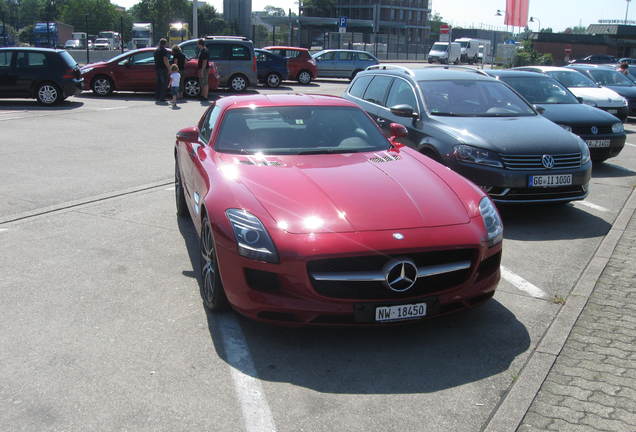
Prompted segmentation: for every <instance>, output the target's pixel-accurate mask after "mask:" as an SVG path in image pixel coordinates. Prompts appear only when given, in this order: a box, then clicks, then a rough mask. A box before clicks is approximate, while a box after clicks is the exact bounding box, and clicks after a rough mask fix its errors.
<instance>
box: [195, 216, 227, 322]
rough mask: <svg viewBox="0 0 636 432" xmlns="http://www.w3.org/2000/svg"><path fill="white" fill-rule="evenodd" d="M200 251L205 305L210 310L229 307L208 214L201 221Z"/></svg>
mask: <svg viewBox="0 0 636 432" xmlns="http://www.w3.org/2000/svg"><path fill="white" fill-rule="evenodd" d="M199 251H200V254H201V262H200V265H199V278H200V283H201V299H202V300H203V306H205V308H206V309H207V310H209V311H210V312H219V311H222V310H224V309H227V306H228V302H227V298H226V297H225V291H224V290H223V284H222V283H221V275H220V274H219V265H218V261H217V258H216V250H215V247H214V237H213V235H212V226H211V225H210V221H209V219H208V216H207V214H206V215H204V216H203V221H202V223H201V237H200V239H199Z"/></svg>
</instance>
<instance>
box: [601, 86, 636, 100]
mask: <svg viewBox="0 0 636 432" xmlns="http://www.w3.org/2000/svg"><path fill="white" fill-rule="evenodd" d="M607 88H608V89H610V90H613V91H615V92H616V93H618V94H619V95H621V96H623V97H625V98H634V97H636V87H629V86H607Z"/></svg>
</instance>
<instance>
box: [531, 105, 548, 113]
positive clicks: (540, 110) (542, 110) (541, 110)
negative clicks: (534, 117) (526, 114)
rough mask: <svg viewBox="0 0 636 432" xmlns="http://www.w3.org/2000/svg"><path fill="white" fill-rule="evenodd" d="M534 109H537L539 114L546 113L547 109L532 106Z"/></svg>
mask: <svg viewBox="0 0 636 432" xmlns="http://www.w3.org/2000/svg"><path fill="white" fill-rule="evenodd" d="M532 107H533V108H534V109H535V111H536V112H538V113H539V114H543V113H544V112H545V108H544V107H542V106H541V105H532Z"/></svg>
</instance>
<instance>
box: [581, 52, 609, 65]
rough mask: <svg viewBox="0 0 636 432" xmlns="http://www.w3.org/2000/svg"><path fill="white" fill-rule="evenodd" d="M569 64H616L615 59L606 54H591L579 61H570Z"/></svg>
mask: <svg viewBox="0 0 636 432" xmlns="http://www.w3.org/2000/svg"><path fill="white" fill-rule="evenodd" d="M570 63H595V64H603V63H616V57H614V56H611V55H608V54H592V55H589V56H587V57H583V58H581V59H574V60H571V61H570Z"/></svg>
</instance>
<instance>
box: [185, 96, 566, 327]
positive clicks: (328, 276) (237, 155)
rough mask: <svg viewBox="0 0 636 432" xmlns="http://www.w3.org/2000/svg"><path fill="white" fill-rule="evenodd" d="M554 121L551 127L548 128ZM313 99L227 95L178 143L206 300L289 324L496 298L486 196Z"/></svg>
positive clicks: (411, 315) (366, 318) (361, 116)
mask: <svg viewBox="0 0 636 432" xmlns="http://www.w3.org/2000/svg"><path fill="white" fill-rule="evenodd" d="M555 127H556V126H555ZM392 130H393V135H392V136H391V138H390V139H389V140H387V138H385V137H384V136H383V135H382V133H381V131H380V130H379V129H378V127H377V126H376V125H375V124H374V123H373V122H372V121H371V119H369V117H368V116H367V115H365V113H364V112H363V111H362V110H360V108H358V107H357V106H356V105H355V104H353V103H350V102H348V101H345V100H343V99H341V98H337V97H333V96H321V95H254V96H252V95H246V96H231V97H227V98H221V99H219V100H217V101H216V103H215V104H214V105H213V106H212V107H211V108H209V109H208V110H207V111H206V113H205V114H204V115H203V117H202V118H201V120H200V121H199V123H198V127H190V128H187V129H182V130H181V131H179V132H178V133H177V136H176V142H175V194H176V204H177V214H178V215H180V216H182V217H186V216H188V215H189V216H190V217H191V218H192V221H193V222H194V226H195V228H196V231H197V233H198V234H199V237H200V250H201V265H200V266H199V267H198V269H199V271H200V272H201V273H200V276H201V277H200V281H201V294H202V298H203V303H204V305H205V307H206V308H207V309H209V310H210V311H218V310H221V309H223V308H224V307H225V306H227V302H229V304H230V305H231V306H232V307H233V308H234V309H235V310H237V311H238V312H240V313H241V314H244V315H246V316H248V317H250V318H253V319H256V320H262V321H270V322H278V323H285V324H295V325H301V324H311V325H343V324H383V323H387V322H394V321H400V320H417V319H421V318H424V317H430V316H435V315H441V314H445V313H449V312H451V311H456V310H461V309H465V308H469V307H471V306H473V305H476V304H480V303H483V302H485V301H487V300H488V299H490V298H492V296H493V294H494V291H495V288H496V285H497V282H498V280H499V277H500V273H499V264H500V260H501V251H502V245H501V239H502V232H503V227H502V224H501V220H500V218H499V215H498V213H497V210H496V208H495V206H494V204H493V203H492V201H491V200H490V199H489V198H488V197H487V196H485V194H484V193H483V192H482V191H481V190H479V189H478V188H476V187H475V186H474V185H472V184H471V183H470V182H468V181H466V180H465V179H464V178H462V177H461V176H459V175H457V174H456V173H454V172H452V171H450V170H447V169H445V168H444V167H442V166H441V165H439V164H437V163H435V162H433V161H431V160H430V159H428V158H426V157H424V156H423V155H421V154H420V153H418V152H417V151H414V150H412V149H409V148H406V147H404V146H402V145H401V144H400V143H399V139H400V137H401V136H403V135H405V134H406V131H405V130H404V127H402V126H400V125H398V124H396V125H394V126H393V127H392Z"/></svg>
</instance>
